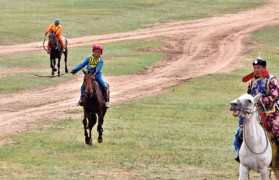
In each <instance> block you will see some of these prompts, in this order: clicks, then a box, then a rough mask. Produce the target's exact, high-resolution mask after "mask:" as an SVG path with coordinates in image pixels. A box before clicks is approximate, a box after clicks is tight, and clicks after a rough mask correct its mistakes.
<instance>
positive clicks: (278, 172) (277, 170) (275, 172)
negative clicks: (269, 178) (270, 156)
mask: <svg viewBox="0 0 279 180" xmlns="http://www.w3.org/2000/svg"><path fill="white" fill-rule="evenodd" d="M272 171H273V173H274V175H275V177H276V178H277V179H279V169H272Z"/></svg>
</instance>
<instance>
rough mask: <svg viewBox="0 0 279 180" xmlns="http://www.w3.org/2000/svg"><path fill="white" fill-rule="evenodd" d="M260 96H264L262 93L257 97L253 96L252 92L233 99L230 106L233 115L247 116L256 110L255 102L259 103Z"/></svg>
mask: <svg viewBox="0 0 279 180" xmlns="http://www.w3.org/2000/svg"><path fill="white" fill-rule="evenodd" d="M260 97H262V94H261V93H260V94H258V95H257V96H255V97H253V96H251V95H250V94H243V95H242V96H240V97H238V98H237V99H235V100H233V101H232V102H231V108H230V110H231V111H232V114H233V116H234V117H240V118H247V116H249V115H250V114H252V113H253V112H254V109H255V104H257V103H258V101H259V99H260Z"/></svg>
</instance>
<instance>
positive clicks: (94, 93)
mask: <svg viewBox="0 0 279 180" xmlns="http://www.w3.org/2000/svg"><path fill="white" fill-rule="evenodd" d="M86 75H88V74H86ZM86 75H85V76H86ZM92 81H93V82H92V83H93V84H94V83H95V78H92ZM83 83H86V81H85V77H84V81H83ZM84 92H85V93H84V95H85V98H88V97H91V98H92V97H94V96H95V95H96V86H95V85H94V86H93V91H90V92H88V91H87V90H85V91H84ZM88 94H89V96H88Z"/></svg>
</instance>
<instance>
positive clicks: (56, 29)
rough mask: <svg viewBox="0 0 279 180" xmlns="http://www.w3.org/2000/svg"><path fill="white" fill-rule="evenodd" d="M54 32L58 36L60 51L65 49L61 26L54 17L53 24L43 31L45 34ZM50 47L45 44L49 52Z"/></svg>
mask: <svg viewBox="0 0 279 180" xmlns="http://www.w3.org/2000/svg"><path fill="white" fill-rule="evenodd" d="M51 31H53V32H55V33H56V37H57V38H58V40H59V42H60V44H61V46H62V51H65V44H64V40H63V37H62V26H61V25H60V20H59V19H56V20H55V21H54V23H53V24H51V25H50V26H49V27H48V28H47V29H46V31H45V36H46V35H47V34H48V33H49V32H51ZM49 50H50V47H49V43H48V46H47V52H48V53H49Z"/></svg>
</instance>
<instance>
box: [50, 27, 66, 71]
mask: <svg viewBox="0 0 279 180" xmlns="http://www.w3.org/2000/svg"><path fill="white" fill-rule="evenodd" d="M48 38H49V40H48V41H49V47H50V67H51V69H52V71H51V75H54V72H55V71H57V69H56V68H55V65H56V60H55V59H58V63H57V68H58V72H57V74H58V76H60V60H61V56H62V53H63V54H64V57H65V58H64V61H65V73H68V67H67V56H68V48H67V45H68V41H67V39H66V38H64V40H65V42H64V43H65V46H66V47H65V51H64V52H63V51H62V46H61V44H60V42H59V40H58V38H57V37H56V34H55V32H50V33H49V36H48Z"/></svg>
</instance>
